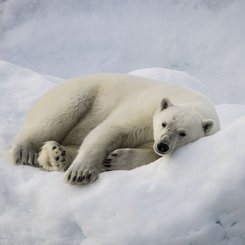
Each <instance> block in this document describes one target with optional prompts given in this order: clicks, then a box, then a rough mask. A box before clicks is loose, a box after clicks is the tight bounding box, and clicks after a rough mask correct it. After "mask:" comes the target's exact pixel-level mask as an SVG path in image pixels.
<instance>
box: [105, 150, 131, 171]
mask: <svg viewBox="0 0 245 245" xmlns="http://www.w3.org/2000/svg"><path fill="white" fill-rule="evenodd" d="M131 155H132V154H131V150H130V149H128V148H125V149H117V150H115V151H113V152H112V153H111V154H110V155H109V156H107V158H105V159H104V161H103V162H102V168H103V170H104V171H112V170H129V169H131V167H130V164H131V159H130V156H131Z"/></svg>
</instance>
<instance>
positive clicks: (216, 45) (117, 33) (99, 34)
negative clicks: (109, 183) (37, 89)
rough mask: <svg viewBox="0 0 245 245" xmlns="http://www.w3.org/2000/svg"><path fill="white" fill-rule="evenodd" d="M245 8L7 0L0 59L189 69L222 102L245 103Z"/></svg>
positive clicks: (175, 1) (61, 66)
mask: <svg viewBox="0 0 245 245" xmlns="http://www.w3.org/2000/svg"><path fill="white" fill-rule="evenodd" d="M244 11H245V1H243V0H222V1H219V0H172V1H162V0H154V1H142V0H134V1H131V0H124V1H113V0H104V1H100V0H93V1H76V0H67V1H64V0H63V1H61V0H42V1H36V0H28V1H26V0H18V1H16V0H5V1H0V13H1V14H0V39H1V45H0V59H2V60H6V61H9V62H11V63H14V64H18V65H21V66H24V67H28V68H31V69H32V70H35V71H38V72H40V73H42V74H50V75H54V76H58V77H62V78H70V77H76V76H80V75H81V74H85V73H95V72H112V71H115V72H128V71H130V70H135V69H139V68H145V67H165V68H168V69H174V70H182V71H186V72H187V73H189V74H192V75H193V76H195V77H197V78H198V79H200V80H201V81H203V82H204V83H205V84H207V85H208V86H212V87H213V89H212V91H210V94H209V95H210V97H211V98H212V99H213V100H214V101H215V102H216V103H241V102H243V103H244V102H245V98H244V93H243V89H242V88H243V84H244V77H245V74H244V66H245V59H244V57H245V42H244V39H245V28H244V23H245V15H244ZM16 37H18V38H16ZM230 84H232V85H233V86H232V87H231V86H230ZM217 93H219V96H218V97H217V96H216V94H217ZM230 93H232V94H234V96H230Z"/></svg>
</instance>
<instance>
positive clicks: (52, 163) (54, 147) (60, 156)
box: [37, 141, 68, 171]
mask: <svg viewBox="0 0 245 245" xmlns="http://www.w3.org/2000/svg"><path fill="white" fill-rule="evenodd" d="M37 160H38V162H39V164H40V166H41V167H42V168H43V169H44V170H47V171H54V170H56V171H66V169H67V168H68V163H67V161H66V151H65V149H64V147H63V146H61V145H60V144H59V143H57V142H55V141H48V142H46V143H45V144H44V145H43V146H42V148H41V151H40V152H39V156H38V159H37Z"/></svg>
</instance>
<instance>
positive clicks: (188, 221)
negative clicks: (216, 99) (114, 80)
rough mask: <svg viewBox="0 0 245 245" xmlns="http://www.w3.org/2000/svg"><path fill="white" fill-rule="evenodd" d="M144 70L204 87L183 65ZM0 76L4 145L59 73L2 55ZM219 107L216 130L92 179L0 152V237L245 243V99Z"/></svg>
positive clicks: (93, 243) (2, 240)
mask: <svg viewBox="0 0 245 245" xmlns="http://www.w3.org/2000/svg"><path fill="white" fill-rule="evenodd" d="M158 72H159V73H158ZM150 73H152V74H155V78H156V76H158V77H159V79H160V78H169V80H168V82H175V81H181V85H183V86H191V87H192V88H194V87H195V86H197V87H199V88H200V86H201V87H204V85H202V84H201V82H200V81H199V80H195V78H193V79H192V80H191V81H192V82H190V78H191V76H189V75H188V74H186V73H180V72H175V71H169V70H167V69H158V70H156V69H152V70H150V69H148V74H150ZM144 74H145V73H144V72H142V74H140V72H138V75H144ZM170 74H171V76H170ZM175 75H176V77H175ZM181 75H182V76H181ZM0 80H1V83H0V91H1V99H0V104H1V107H0V113H1V117H0V120H1V122H0V125H1V126H0V139H1V141H0V148H1V151H4V150H5V147H6V145H7V144H9V143H10V142H11V139H12V138H13V136H14V135H15V133H16V131H17V130H18V128H19V127H20V124H21V122H22V120H23V117H24V115H25V114H26V112H27V111H28V109H29V108H30V106H31V105H32V104H33V103H34V102H35V101H36V99H37V97H39V96H41V95H42V94H43V93H44V92H45V91H47V90H48V89H50V88H52V87H53V86H55V85H56V84H58V83H60V82H61V81H62V80H61V79H58V78H54V77H49V76H43V75H41V74H38V73H36V72H33V71H31V70H29V69H26V68H22V67H18V66H16V65H12V64H10V63H7V62H4V61H1V62H0ZM194 81H198V82H197V84H195V82H194ZM217 111H218V113H219V116H220V118H221V126H222V129H221V131H219V132H218V133H217V134H215V135H213V136H210V137H206V138H202V139H200V140H198V141H196V142H194V143H192V144H188V145H186V146H184V147H181V148H180V149H178V150H177V151H176V152H175V153H174V154H173V155H171V156H167V157H164V158H162V159H160V160H158V161H156V162H154V163H151V164H149V165H146V166H143V167H140V168H137V169H134V170H132V171H113V172H107V173H103V174H101V175H100V178H99V179H98V181H97V182H96V183H94V184H91V185H88V186H71V185H68V184H66V183H65V181H64V176H63V173H60V172H45V171H42V170H40V169H37V168H32V167H27V166H15V165H12V164H10V163H9V162H8V161H7V160H6V159H5V158H4V157H3V154H1V157H0V162H1V164H0V179H1V185H0V244H3V245H5V244H7V245H8V244H27V245H28V244H50V245H51V244H52V245H53V244H57V245H58V244H85V245H114V244H116V245H125V244H139V245H142V244H156V245H157V244H159V245H162V244H168V245H185V244H186V245H187V244H188V245H189V244H197V245H199V244H200V245H201V244H214V245H243V244H244V242H245V232H244V231H245V209H244V203H245V192H244V185H245V165H244V159H245V152H244V145H245V131H244V124H245V116H244V115H245V106H244V105H242V104H240V105H235V104H234V105H231V104H223V105H218V106H217Z"/></svg>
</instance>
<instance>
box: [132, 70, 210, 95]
mask: <svg viewBox="0 0 245 245" xmlns="http://www.w3.org/2000/svg"><path fill="white" fill-rule="evenodd" d="M129 74H131V75H135V76H140V77H146V78H151V79H154V80H157V81H162V82H167V83H173V84H177V85H181V86H184V87H189V88H192V89H194V90H197V91H199V92H202V93H204V94H207V92H206V88H205V86H204V84H203V83H202V82H201V81H200V80H199V79H197V78H195V77H193V76H191V75H189V74H187V73H186V72H183V71H175V70H170V69H166V68H146V69H139V70H134V71H131V72H129Z"/></svg>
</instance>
